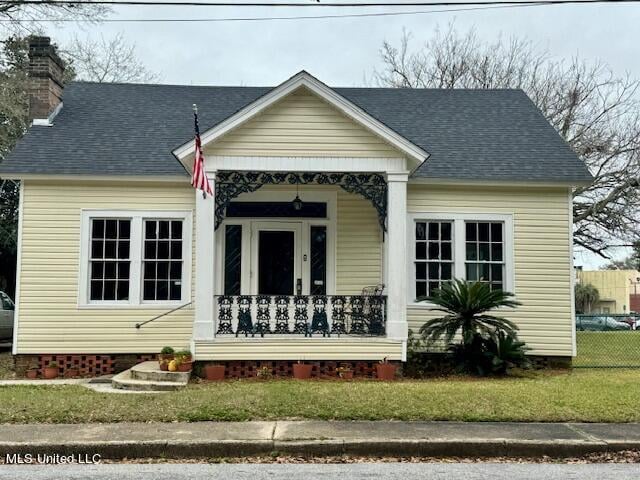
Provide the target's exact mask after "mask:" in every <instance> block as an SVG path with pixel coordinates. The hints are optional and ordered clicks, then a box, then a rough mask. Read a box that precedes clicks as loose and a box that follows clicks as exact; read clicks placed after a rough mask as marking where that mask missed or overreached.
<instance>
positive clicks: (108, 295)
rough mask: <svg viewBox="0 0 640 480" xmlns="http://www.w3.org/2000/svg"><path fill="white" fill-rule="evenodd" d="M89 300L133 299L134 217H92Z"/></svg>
mask: <svg viewBox="0 0 640 480" xmlns="http://www.w3.org/2000/svg"><path fill="white" fill-rule="evenodd" d="M90 228H91V247H90V254H89V255H90V257H89V272H90V273H89V277H90V280H89V301H91V302H95V301H105V300H106V301H121V300H129V282H130V274H131V219H129V218H92V219H91V227H90Z"/></svg>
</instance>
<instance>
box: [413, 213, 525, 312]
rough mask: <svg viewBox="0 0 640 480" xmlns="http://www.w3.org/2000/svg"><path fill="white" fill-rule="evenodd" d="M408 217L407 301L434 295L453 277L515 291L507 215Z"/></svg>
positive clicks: (429, 215) (493, 288)
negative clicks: (409, 235) (410, 233)
mask: <svg viewBox="0 0 640 480" xmlns="http://www.w3.org/2000/svg"><path fill="white" fill-rule="evenodd" d="M411 217H412V219H413V222H412V224H411V225H412V229H413V235H412V236H411V237H410V238H409V241H410V242H411V243H410V250H409V252H410V262H411V263H410V267H409V271H410V275H412V278H410V283H409V285H410V288H409V301H410V302H415V301H417V300H418V299H424V297H428V296H432V295H433V294H434V293H435V291H436V290H437V289H439V288H441V287H442V285H443V284H444V283H446V282H448V281H451V280H452V279H454V278H460V279H466V280H469V281H480V282H485V283H487V284H488V285H489V286H490V287H491V289H492V290H498V289H500V290H506V291H510V292H513V252H512V249H513V239H512V235H513V234H512V230H513V228H512V224H513V219H512V217H511V215H483V214H478V215H473V214H469V215H465V214H451V215H449V214H441V213H434V214H413V215H411ZM420 301H421V300H420Z"/></svg>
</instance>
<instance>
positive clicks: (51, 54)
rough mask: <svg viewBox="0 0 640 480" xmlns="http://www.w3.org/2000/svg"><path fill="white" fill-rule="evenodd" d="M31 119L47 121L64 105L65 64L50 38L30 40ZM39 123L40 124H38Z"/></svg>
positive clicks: (31, 38)
mask: <svg viewBox="0 0 640 480" xmlns="http://www.w3.org/2000/svg"><path fill="white" fill-rule="evenodd" d="M28 72H29V77H30V82H29V83H30V85H29V118H30V119H31V120H34V119H35V120H45V119H48V118H49V116H50V115H51V114H52V113H54V112H55V110H56V108H57V107H58V105H60V104H61V103H62V91H63V89H64V85H63V83H62V75H63V73H64V62H63V61H62V59H61V58H60V57H59V56H58V53H57V52H56V47H55V46H54V45H51V38H49V37H35V36H34V37H30V38H29V70H28ZM38 123H39V122H38Z"/></svg>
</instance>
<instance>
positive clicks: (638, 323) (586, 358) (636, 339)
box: [573, 314, 640, 368]
mask: <svg viewBox="0 0 640 480" xmlns="http://www.w3.org/2000/svg"><path fill="white" fill-rule="evenodd" d="M576 346H577V355H576V357H575V358H574V359H573V366H574V367H575V368H640V314H627V315H612V314H596V315H576Z"/></svg>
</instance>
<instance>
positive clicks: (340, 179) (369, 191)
mask: <svg viewBox="0 0 640 480" xmlns="http://www.w3.org/2000/svg"><path fill="white" fill-rule="evenodd" d="M282 184H288V185H310V184H316V185H337V186H339V187H341V188H342V189H343V190H345V191H347V192H349V193H355V194H358V195H361V196H362V197H364V198H366V199H367V200H369V201H370V202H371V204H372V205H373V208H375V209H376V212H378V222H379V223H380V228H382V231H383V232H386V231H387V182H386V180H385V178H384V176H382V175H381V174H379V173H324V172H253V171H249V172H239V171H219V172H217V173H216V186H215V201H216V206H215V217H216V225H215V228H216V229H217V228H218V227H219V226H220V224H221V223H222V220H223V219H224V217H225V212H226V209H227V206H228V205H229V204H230V203H231V201H232V200H233V199H234V198H236V197H238V196H239V195H240V194H242V193H250V192H255V191H256V190H258V189H259V188H261V187H262V186H264V185H282Z"/></svg>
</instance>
